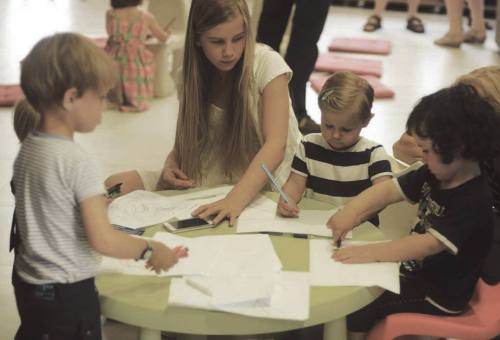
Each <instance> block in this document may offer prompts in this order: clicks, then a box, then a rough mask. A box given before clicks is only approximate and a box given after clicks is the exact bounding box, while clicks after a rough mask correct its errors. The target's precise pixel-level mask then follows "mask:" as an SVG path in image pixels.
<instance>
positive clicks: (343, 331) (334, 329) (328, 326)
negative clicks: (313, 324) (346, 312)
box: [323, 318, 347, 340]
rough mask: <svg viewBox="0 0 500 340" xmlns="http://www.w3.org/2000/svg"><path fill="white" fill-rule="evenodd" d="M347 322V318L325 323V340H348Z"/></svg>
mask: <svg viewBox="0 0 500 340" xmlns="http://www.w3.org/2000/svg"><path fill="white" fill-rule="evenodd" d="M345 322H346V321H345V318H340V319H337V320H332V321H330V322H327V323H325V328H324V331H323V340H346V339H347V327H346V323H345Z"/></svg>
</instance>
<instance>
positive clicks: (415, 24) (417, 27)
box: [406, 16, 425, 33]
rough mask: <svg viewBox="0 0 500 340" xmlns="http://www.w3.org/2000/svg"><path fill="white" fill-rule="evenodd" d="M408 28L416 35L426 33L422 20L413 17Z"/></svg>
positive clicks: (408, 23)
mask: <svg viewBox="0 0 500 340" xmlns="http://www.w3.org/2000/svg"><path fill="white" fill-rule="evenodd" d="M406 28H407V29H409V30H410V31H412V32H415V33H424V32H425V28H424V23H423V22H422V20H420V18H417V17H413V16H412V17H409V18H408V21H407V24H406Z"/></svg>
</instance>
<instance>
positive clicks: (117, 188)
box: [106, 183, 123, 198]
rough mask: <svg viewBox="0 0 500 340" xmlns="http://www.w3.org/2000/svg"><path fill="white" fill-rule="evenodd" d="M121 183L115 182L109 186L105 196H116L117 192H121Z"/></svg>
mask: <svg viewBox="0 0 500 340" xmlns="http://www.w3.org/2000/svg"><path fill="white" fill-rule="evenodd" d="M122 184H123V183H117V184H115V185H113V186H112V187H111V188H109V189H108V190H107V191H108V193H107V195H106V196H107V197H108V198H113V197H115V196H118V195H119V194H121V193H122V190H121V186H122Z"/></svg>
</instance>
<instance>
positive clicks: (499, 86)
mask: <svg viewBox="0 0 500 340" xmlns="http://www.w3.org/2000/svg"><path fill="white" fill-rule="evenodd" d="M456 84H466V85H471V86H473V87H474V88H475V89H476V91H477V93H478V94H479V95H480V96H481V97H482V98H483V99H485V100H486V101H487V102H488V103H489V104H490V105H491V106H492V107H493V109H494V110H495V111H496V112H497V113H500V67H499V66H486V67H481V68H478V69H476V70H474V71H472V72H470V73H467V74H465V75H463V76H461V77H459V78H458V79H457V80H456V81H455V85H456Z"/></svg>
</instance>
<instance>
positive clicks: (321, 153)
mask: <svg viewBox="0 0 500 340" xmlns="http://www.w3.org/2000/svg"><path fill="white" fill-rule="evenodd" d="M292 171H293V172H295V173H297V174H299V175H301V176H304V177H307V184H306V194H305V196H306V197H309V198H313V199H316V200H319V201H324V202H328V203H331V204H333V205H334V206H340V205H343V204H346V203H347V202H348V201H349V200H350V199H351V198H352V197H354V196H356V195H358V194H359V193H360V192H362V191H363V190H365V189H367V188H369V187H370V186H371V185H372V182H373V180H374V179H376V178H378V177H381V176H392V171H391V163H390V161H389V156H388V155H387V153H386V152H385V150H384V148H383V146H382V145H380V144H377V143H375V142H373V141H371V140H369V139H366V138H364V137H361V138H360V140H359V141H358V142H357V143H356V144H354V145H353V146H352V147H350V148H348V149H345V150H341V151H337V150H333V149H332V148H331V147H330V145H328V143H327V142H326V141H325V140H324V138H323V136H322V135H321V134H320V133H314V134H310V135H307V136H305V137H304V138H303V140H302V142H301V144H300V146H299V149H298V151H297V153H296V154H295V158H294V159H293V162H292ZM370 222H372V223H373V224H375V225H378V217H376V218H374V219H372V220H370Z"/></svg>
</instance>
